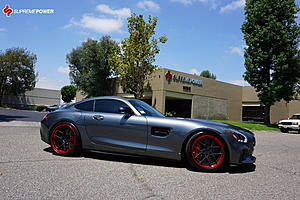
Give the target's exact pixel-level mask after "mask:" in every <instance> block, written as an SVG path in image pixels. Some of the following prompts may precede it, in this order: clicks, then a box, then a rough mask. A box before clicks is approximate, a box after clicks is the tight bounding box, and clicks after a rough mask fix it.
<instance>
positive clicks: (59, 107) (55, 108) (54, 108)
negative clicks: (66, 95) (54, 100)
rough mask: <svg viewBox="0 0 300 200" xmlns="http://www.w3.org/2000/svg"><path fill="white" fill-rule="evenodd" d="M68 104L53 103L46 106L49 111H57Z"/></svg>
mask: <svg viewBox="0 0 300 200" xmlns="http://www.w3.org/2000/svg"><path fill="white" fill-rule="evenodd" d="M65 106H66V105H65V104H64V105H51V106H48V107H47V108H46V111H49V112H52V111H55V110H58V109H61V108H63V107H65Z"/></svg>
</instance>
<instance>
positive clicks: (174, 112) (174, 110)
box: [165, 97, 192, 118]
mask: <svg viewBox="0 0 300 200" xmlns="http://www.w3.org/2000/svg"><path fill="white" fill-rule="evenodd" d="M191 109H192V100H189V99H170V98H168V97H167V98H166V109H165V110H166V115H167V116H168V115H171V116H172V117H183V118H191Z"/></svg>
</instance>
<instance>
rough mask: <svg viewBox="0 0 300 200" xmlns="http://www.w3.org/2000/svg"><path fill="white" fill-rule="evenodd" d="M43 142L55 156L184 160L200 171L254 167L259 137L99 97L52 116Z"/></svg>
mask: <svg viewBox="0 0 300 200" xmlns="http://www.w3.org/2000/svg"><path fill="white" fill-rule="evenodd" d="M40 133H41V139H42V140H43V141H44V142H46V143H48V144H49V145H51V147H52V149H53V151H54V152H55V153H56V154H59V155H62V156H70V155H73V154H76V153H79V152H80V151H81V150H85V151H89V150H91V151H101V152H115V153H122V154H134V155H140V156H150V157H159V158H165V159H174V160H185V161H187V162H188V163H189V165H190V166H192V167H193V168H195V169H196V170H202V171H209V172H211V171H217V170H220V169H222V168H223V167H224V166H225V165H227V164H249V163H254V162H255V160H256V158H255V157H254V156H252V153H253V150H254V146H255V137H254V134H253V133H252V132H250V131H247V130H245V129H242V128H239V127H236V126H232V125H229V124H224V123H220V122H214V121H208V120H199V119H184V118H171V117H165V116H164V115H162V114H161V113H160V112H158V111H156V110H155V109H154V108H152V107H151V106H149V105H148V104H146V103H144V102H143V101H139V100H133V99H132V100H128V99H124V98H120V97H95V98H90V99H85V100H83V101H80V102H77V103H74V104H71V105H69V106H67V107H65V108H63V109H60V110H57V111H54V112H51V113H48V114H47V115H45V117H44V118H43V120H42V121H41V129H40Z"/></svg>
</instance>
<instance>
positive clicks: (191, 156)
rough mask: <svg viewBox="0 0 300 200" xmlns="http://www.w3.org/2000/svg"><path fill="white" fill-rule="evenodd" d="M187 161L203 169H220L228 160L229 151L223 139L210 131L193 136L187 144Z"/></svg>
mask: <svg viewBox="0 0 300 200" xmlns="http://www.w3.org/2000/svg"><path fill="white" fill-rule="evenodd" d="M186 157H187V161H188V162H189V163H190V165H191V166H192V167H194V168H195V169H197V170H201V171H217V170H220V169H221V168H222V167H223V166H224V165H225V164H226V162H227V152H226V149H225V145H224V143H223V141H222V140H221V139H220V138H219V137H218V136H216V135H214V134H210V133H198V134H196V135H194V136H192V137H191V138H190V139H189V141H188V143H187V146H186Z"/></svg>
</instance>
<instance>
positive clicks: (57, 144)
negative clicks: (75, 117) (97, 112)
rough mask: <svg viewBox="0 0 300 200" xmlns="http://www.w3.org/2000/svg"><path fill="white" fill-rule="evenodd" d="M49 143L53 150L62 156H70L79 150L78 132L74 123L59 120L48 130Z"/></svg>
mask: <svg viewBox="0 0 300 200" xmlns="http://www.w3.org/2000/svg"><path fill="white" fill-rule="evenodd" d="M50 143H51V147H52V149H53V151H54V152H55V153H56V154H58V155H62V156H71V155H75V154H77V153H79V152H80V150H81V139H80V134H79V131H78V130H77V128H76V127H75V126H74V124H72V123H70V122H60V123H58V124H56V125H55V126H54V127H53V128H52V130H51V132H50Z"/></svg>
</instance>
